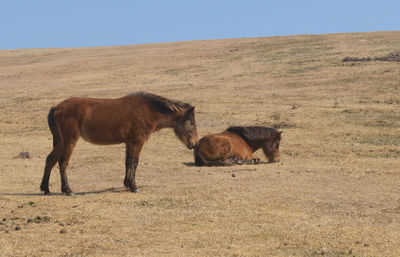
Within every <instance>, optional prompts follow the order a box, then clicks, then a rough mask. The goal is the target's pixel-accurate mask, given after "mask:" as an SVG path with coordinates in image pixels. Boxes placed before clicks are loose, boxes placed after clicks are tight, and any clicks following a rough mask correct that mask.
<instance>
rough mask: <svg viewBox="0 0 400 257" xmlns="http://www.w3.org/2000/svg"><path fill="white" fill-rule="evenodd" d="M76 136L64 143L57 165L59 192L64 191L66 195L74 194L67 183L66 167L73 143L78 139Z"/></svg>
mask: <svg viewBox="0 0 400 257" xmlns="http://www.w3.org/2000/svg"><path fill="white" fill-rule="evenodd" d="M78 138H79V137H78ZM78 138H76V139H74V140H71V141H70V142H69V143H67V144H64V147H63V151H62V154H61V158H60V160H59V161H58V165H59V167H60V177H61V192H63V193H65V194H66V195H68V196H73V195H74V194H73V193H72V190H71V188H70V187H69V184H68V177H67V167H68V163H69V160H70V158H71V155H72V151H73V150H74V147H75V144H76V142H77V141H78Z"/></svg>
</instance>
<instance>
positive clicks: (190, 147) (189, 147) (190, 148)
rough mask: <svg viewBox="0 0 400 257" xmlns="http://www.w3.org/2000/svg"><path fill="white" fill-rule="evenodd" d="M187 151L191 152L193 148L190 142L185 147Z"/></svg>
mask: <svg viewBox="0 0 400 257" xmlns="http://www.w3.org/2000/svg"><path fill="white" fill-rule="evenodd" d="M186 147H187V148H188V149H189V150H192V149H193V148H194V147H195V144H193V143H192V142H190V143H188V144H187V146H186Z"/></svg>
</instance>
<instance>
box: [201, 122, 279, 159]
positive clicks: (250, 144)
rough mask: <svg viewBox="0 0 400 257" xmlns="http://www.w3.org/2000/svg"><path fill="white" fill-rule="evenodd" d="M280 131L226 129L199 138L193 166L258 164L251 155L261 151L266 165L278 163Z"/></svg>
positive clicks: (240, 128)
mask: <svg viewBox="0 0 400 257" xmlns="http://www.w3.org/2000/svg"><path fill="white" fill-rule="evenodd" d="M281 134H282V131H278V130H276V129H274V128H268V127H259V126H252V127H241V126H237V127H230V128H228V129H227V130H225V131H223V132H221V133H219V134H213V135H207V136H204V137H202V138H201V139H200V141H199V143H198V145H196V147H195V150H194V159H195V163H196V165H197V166H225V165H232V164H245V163H246V164H258V163H259V162H260V159H259V158H253V153H254V152H255V151H257V150H258V149H260V148H262V149H263V151H264V154H265V156H266V157H267V158H268V161H269V162H276V161H279V160H280V155H279V144H280V141H281Z"/></svg>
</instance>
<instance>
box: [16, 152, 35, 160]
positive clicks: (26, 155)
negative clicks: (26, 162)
mask: <svg viewBox="0 0 400 257" xmlns="http://www.w3.org/2000/svg"><path fill="white" fill-rule="evenodd" d="M17 158H19V159H30V158H32V156H31V153H30V152H20V153H19V154H18V156H17Z"/></svg>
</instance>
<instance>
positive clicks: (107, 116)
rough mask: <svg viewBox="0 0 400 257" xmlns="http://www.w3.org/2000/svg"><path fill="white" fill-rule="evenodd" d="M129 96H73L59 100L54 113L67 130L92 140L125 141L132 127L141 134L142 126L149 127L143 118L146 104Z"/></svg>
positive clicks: (99, 141)
mask: <svg viewBox="0 0 400 257" xmlns="http://www.w3.org/2000/svg"><path fill="white" fill-rule="evenodd" d="M130 100H131V101H129V99H125V98H117V99H101V98H79V97H73V98H68V99H66V100H64V101H62V102H61V103H59V104H58V105H57V106H56V107H55V114H54V115H55V119H56V121H57V123H58V124H59V127H61V128H62V129H64V130H68V133H75V134H79V135H80V136H81V137H82V138H83V139H85V140H86V141H88V142H90V143H94V144H117V143H122V142H125V141H126V140H127V138H128V137H129V135H130V133H131V131H132V129H136V130H137V133H138V134H140V133H144V132H142V131H140V129H141V128H147V127H148V125H147V124H144V123H145V122H144V121H143V118H142V117H143V116H145V115H149V114H147V113H146V112H149V111H148V110H147V109H146V108H145V107H146V105H145V104H144V103H141V102H140V99H139V100H138V101H136V102H135V101H132V99H130ZM135 100H136V99H135ZM143 114H145V115H143Z"/></svg>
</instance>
